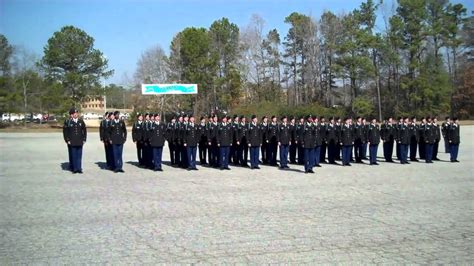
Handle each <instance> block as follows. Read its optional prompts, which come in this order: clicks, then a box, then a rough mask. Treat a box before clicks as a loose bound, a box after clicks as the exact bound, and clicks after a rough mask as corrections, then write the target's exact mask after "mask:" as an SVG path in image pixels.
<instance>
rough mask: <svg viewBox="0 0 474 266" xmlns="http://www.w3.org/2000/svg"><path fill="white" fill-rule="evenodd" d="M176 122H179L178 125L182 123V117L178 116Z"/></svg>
mask: <svg viewBox="0 0 474 266" xmlns="http://www.w3.org/2000/svg"><path fill="white" fill-rule="evenodd" d="M178 122H180V123H182V122H183V116H182V115H180V116H179V117H178Z"/></svg>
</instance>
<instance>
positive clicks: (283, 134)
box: [277, 116, 291, 169]
mask: <svg viewBox="0 0 474 266" xmlns="http://www.w3.org/2000/svg"><path fill="white" fill-rule="evenodd" d="M277 139H278V146H279V147H280V169H288V168H290V167H289V166H288V151H289V148H290V141H291V128H290V126H289V125H288V118H287V117H286V116H283V117H282V118H281V124H280V125H279V126H278V131H277Z"/></svg>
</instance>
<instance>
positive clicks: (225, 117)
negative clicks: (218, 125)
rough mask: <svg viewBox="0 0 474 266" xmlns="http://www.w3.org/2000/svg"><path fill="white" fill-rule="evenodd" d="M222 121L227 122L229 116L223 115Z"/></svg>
mask: <svg viewBox="0 0 474 266" xmlns="http://www.w3.org/2000/svg"><path fill="white" fill-rule="evenodd" d="M222 123H227V116H226V115H224V116H223V117H222Z"/></svg>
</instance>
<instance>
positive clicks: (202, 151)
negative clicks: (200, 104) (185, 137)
mask: <svg viewBox="0 0 474 266" xmlns="http://www.w3.org/2000/svg"><path fill="white" fill-rule="evenodd" d="M198 130H199V162H200V163H201V165H206V164H207V162H206V157H207V150H208V147H207V142H208V140H207V123H206V118H205V117H204V116H201V119H200V123H199V125H198Z"/></svg>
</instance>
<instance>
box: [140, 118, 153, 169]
mask: <svg viewBox="0 0 474 266" xmlns="http://www.w3.org/2000/svg"><path fill="white" fill-rule="evenodd" d="M153 120H154V117H153V114H151V113H146V114H145V124H144V128H143V131H144V132H145V133H144V134H147V132H148V131H149V130H150V127H151V125H152V124H153ZM143 145H144V146H143V162H144V164H145V166H146V167H147V168H149V169H153V148H152V147H151V145H150V141H149V140H148V138H146V139H145V141H144V144H143Z"/></svg>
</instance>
